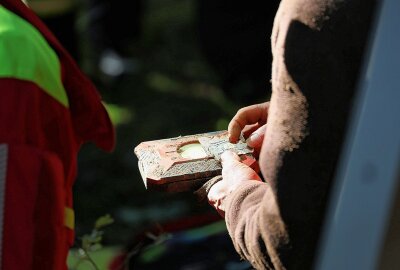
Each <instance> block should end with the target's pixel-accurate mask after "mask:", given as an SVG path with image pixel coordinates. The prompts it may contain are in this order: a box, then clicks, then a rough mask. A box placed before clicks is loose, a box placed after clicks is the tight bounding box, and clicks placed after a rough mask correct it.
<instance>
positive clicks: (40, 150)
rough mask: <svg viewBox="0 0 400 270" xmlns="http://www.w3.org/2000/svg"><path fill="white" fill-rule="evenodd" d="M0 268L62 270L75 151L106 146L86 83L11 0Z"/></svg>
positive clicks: (1, 110) (2, 85) (3, 33)
mask: <svg viewBox="0 0 400 270" xmlns="http://www.w3.org/2000/svg"><path fill="white" fill-rule="evenodd" d="M0 4H1V5H0V229H2V231H3V233H2V237H1V238H0V240H1V249H0V253H1V254H0V255H1V266H2V268H1V269H7V270H12V269H21V270H22V269H23V270H26V269H66V256H67V253H68V249H69V247H70V246H71V244H72V243H73V240H74V234H73V211H72V185H73V183H74V180H75V177H76V163H77V160H76V158H77V153H78V150H79V148H80V146H81V144H82V143H84V142H87V141H93V142H94V143H95V144H96V145H97V146H99V147H100V148H102V149H104V150H108V151H110V150H112V149H113V147H114V129H113V127H112V125H111V122H110V120H109V117H108V115H107V113H106V111H105V109H104V107H103V105H102V103H101V100H100V96H99V94H98V93H97V91H96V89H95V87H94V86H93V85H92V83H91V82H90V81H89V80H88V79H87V78H86V77H85V76H84V75H83V74H82V72H81V71H80V70H79V68H78V67H77V65H76V63H75V62H74V61H73V60H72V58H71V57H70V56H69V54H68V53H67V52H66V51H65V49H64V48H63V47H62V46H61V45H60V44H59V42H58V41H57V39H56V38H55V37H54V36H53V35H52V34H51V32H50V31H49V30H48V29H47V27H46V26H45V25H44V24H43V23H42V22H41V21H40V19H39V18H38V17H37V16H36V15H35V14H34V13H33V12H32V11H31V10H30V9H29V8H27V7H26V6H25V5H24V4H23V3H22V2H21V1H19V0H0Z"/></svg>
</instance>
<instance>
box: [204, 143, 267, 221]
mask: <svg viewBox="0 0 400 270" xmlns="http://www.w3.org/2000/svg"><path fill="white" fill-rule="evenodd" d="M221 162H222V180H221V181H219V182H218V183H216V184H214V185H213V186H212V187H211V188H210V191H209V192H208V195H207V197H208V202H209V203H210V204H211V205H212V206H213V207H214V208H215V209H216V210H217V211H218V213H219V214H220V215H221V216H225V199H226V196H228V195H229V194H230V193H232V192H233V191H234V190H236V189H237V188H238V187H239V186H240V185H241V184H243V183H244V182H246V181H249V180H257V181H261V178H260V177H259V176H258V174H257V173H256V172H255V171H254V170H253V169H251V168H250V167H248V166H247V165H245V164H243V163H241V162H240V157H239V156H238V155H237V154H235V153H234V152H232V151H226V152H224V153H223V154H222V155H221Z"/></svg>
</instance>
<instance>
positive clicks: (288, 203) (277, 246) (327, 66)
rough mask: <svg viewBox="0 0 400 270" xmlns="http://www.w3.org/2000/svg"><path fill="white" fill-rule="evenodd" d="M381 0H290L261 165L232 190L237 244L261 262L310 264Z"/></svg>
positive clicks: (261, 265) (277, 49)
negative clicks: (258, 176)
mask: <svg viewBox="0 0 400 270" xmlns="http://www.w3.org/2000/svg"><path fill="white" fill-rule="evenodd" d="M374 2H375V1H374V0H348V1H339V0H332V1H328V0H326V1H323V0H283V1H282V2H281V5H280V7H279V10H278V13H277V15H276V18H275V22H274V29H273V33H272V38H271V40H272V52H273V57H274V60H273V65H272V89H273V90H272V91H273V92H272V97H271V104H270V109H269V114H268V128H267V131H266V136H265V139H264V143H263V147H262V149H261V153H260V160H259V161H260V167H261V171H262V174H263V176H264V178H265V179H266V180H267V182H268V184H262V183H255V182H253V181H249V182H248V183H246V184H245V185H243V186H241V188H239V189H237V190H236V191H235V192H234V193H232V194H230V195H229V196H228V197H227V207H226V213H225V215H226V222H227V227H228V230H229V233H230V235H231V237H232V240H233V243H234V245H235V248H236V250H237V251H238V252H239V254H241V255H242V256H243V257H244V258H246V259H247V260H249V261H250V262H251V263H252V264H253V266H254V267H256V268H257V269H265V268H269V267H271V268H276V269H282V268H287V269H310V268H311V267H312V263H313V260H314V254H315V252H314V251H315V250H316V247H317V243H318V239H319V232H320V229H321V227H322V221H323V217H324V211H325V206H326V202H327V198H328V194H329V189H330V186H331V181H332V179H333V177H334V173H335V167H336V162H337V160H338V158H339V154H340V149H341V146H342V142H343V139H344V134H345V130H346V125H347V119H348V115H349V112H350V109H351V104H352V98H353V96H354V93H355V89H356V83H357V78H358V73H359V70H360V66H361V62H362V57H363V52H364V48H365V44H366V40H367V36H368V32H369V27H370V22H371V21H372V15H373V10H374V9H373V8H374Z"/></svg>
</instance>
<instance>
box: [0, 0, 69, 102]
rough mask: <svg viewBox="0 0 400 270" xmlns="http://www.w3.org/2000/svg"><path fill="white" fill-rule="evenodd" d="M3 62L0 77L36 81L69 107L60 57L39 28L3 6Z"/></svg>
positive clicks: (0, 49)
mask: <svg viewBox="0 0 400 270" xmlns="http://www.w3.org/2000/svg"><path fill="white" fill-rule="evenodd" d="M0 59H1V63H0V77H3V78H15V79H19V80H25V81H30V82H33V83H35V84H36V85H37V86H39V87H40V88H41V89H42V90H43V91H45V92H46V93H47V94H48V95H50V96H51V97H53V98H54V99H56V100H57V101H58V102H60V103H61V104H62V105H63V106H65V107H68V96H67V93H66V91H65V89H64V86H63V84H62V81H61V65H60V62H59V59H58V56H57V54H56V53H55V51H54V50H53V49H52V48H51V47H50V45H49V44H48V43H47V41H46V40H45V39H44V37H43V36H42V35H41V33H40V32H39V31H38V30H37V29H36V28H35V27H33V26H32V25H30V24H29V23H28V22H27V21H25V20H24V19H22V18H20V17H19V16H17V15H15V14H14V13H12V12H11V11H9V10H7V9H6V8H5V7H3V6H2V5H0Z"/></svg>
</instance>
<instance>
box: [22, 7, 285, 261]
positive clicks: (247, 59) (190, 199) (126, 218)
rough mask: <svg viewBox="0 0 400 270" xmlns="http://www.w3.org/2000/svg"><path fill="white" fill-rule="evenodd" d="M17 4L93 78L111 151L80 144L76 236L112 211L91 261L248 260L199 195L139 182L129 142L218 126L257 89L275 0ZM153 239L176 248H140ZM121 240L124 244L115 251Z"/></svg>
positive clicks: (264, 89)
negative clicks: (111, 136)
mask: <svg viewBox="0 0 400 270" xmlns="http://www.w3.org/2000/svg"><path fill="white" fill-rule="evenodd" d="M29 5H30V6H31V8H32V9H33V10H34V11H35V12H36V13H37V14H38V15H39V16H40V17H41V18H42V19H43V20H44V21H45V23H46V24H47V25H48V26H49V27H50V29H51V30H52V31H53V32H54V33H55V35H56V36H57V37H58V38H59V39H60V41H61V43H62V44H63V45H64V46H65V47H66V48H67V49H68V50H69V51H70V53H71V54H72V55H73V57H74V58H75V59H76V60H77V62H78V63H79V65H80V66H81V68H82V69H83V70H84V72H85V73H86V74H87V75H88V76H89V77H90V78H91V79H92V81H93V82H94V83H95V84H96V86H97V87H98V89H99V91H100V93H101V95H102V97H103V99H104V102H105V103H106V105H107V109H108V111H109V113H110V115H111V118H112V121H113V123H114V125H115V127H116V131H117V145H116V149H115V151H114V152H113V153H111V154H107V153H104V152H101V151H100V150H98V149H96V148H95V147H94V146H93V145H86V146H84V147H83V149H82V151H81V152H80V155H79V172H78V179H77V181H76V184H75V187H74V194H75V211H76V236H77V241H76V248H78V247H79V246H80V241H81V239H82V236H83V235H85V234H90V232H91V231H92V228H93V224H94V223H95V221H96V220H97V219H98V218H99V217H100V216H103V215H105V214H110V215H111V217H112V218H113V219H114V223H113V224H111V225H109V226H108V227H107V228H105V233H104V235H103V239H102V244H103V245H104V248H102V249H101V250H100V251H97V255H96V253H94V254H93V257H94V260H97V261H98V263H99V268H100V269H106V266H107V265H108V264H109V260H110V258H111V259H112V260H114V269H125V268H123V267H125V266H128V265H130V266H131V268H133V267H132V266H133V265H135V269H163V268H160V265H158V266H157V263H160V262H161V263H165V260H166V258H167V257H169V258H170V259H171V260H172V261H176V260H179V261H180V262H181V264H176V265H174V264H171V263H172V262H171V261H170V262H168V263H169V265H171V268H168V269H246V268H248V267H249V266H248V265H247V264H245V263H243V262H241V261H240V260H239V258H238V257H237V255H236V254H235V252H234V251H233V247H232V246H231V242H230V239H229V236H228V235H227V232H226V229H225V227H224V222H223V221H222V222H221V220H220V219H219V217H218V216H217V215H216V213H215V211H214V210H213V209H211V207H210V206H208V204H204V203H203V204H201V203H199V202H198V201H197V199H196V197H195V196H193V195H192V194H189V193H182V194H166V193H157V192H150V191H146V189H145V187H144V184H143V181H142V179H141V177H140V174H139V170H138V167H137V158H136V157H135V155H134V153H133V149H134V147H135V146H136V145H138V144H139V143H140V142H142V141H148V140H155V139H164V138H170V137H176V136H179V135H191V134H197V133H204V132H209V131H216V130H222V129H226V128H227V125H228V122H229V120H230V119H231V117H232V116H233V115H234V114H235V113H236V111H237V110H238V109H239V108H241V107H243V106H246V105H250V104H254V103H257V102H263V101H266V100H268V99H269V96H270V82H269V80H270V76H271V75H270V73H271V70H270V66H271V61H272V60H271V53H270V51H271V48H270V33H271V28H272V22H273V18H274V14H275V12H276V9H277V6H278V1H254V2H243V1H240V2H239V1H227V0H201V1H200V0H197V1H196V0H162V1H161V0H158V1H157V0H147V1H138V0H131V1H122V0H112V1H111V0H81V1H73V0H57V1H52V0H31V1H29ZM199 229H200V230H199ZM149 232H152V233H151V234H149ZM185 233H186V234H185ZM165 235H168V237H167V238H165V237H164V236H165ZM163 237H164V238H163ZM193 237H194V238H193ZM160 239H161V240H160ZM166 239H167V240H166ZM188 239H189V240H188ZM196 239H197V240H196ZM199 239H200V240H199ZM204 240H207V241H204ZM157 241H158V242H157ZM168 241H169V242H168ZM174 241H175V242H174ZM196 241H197V242H196ZM201 241H203V244H200V245H199V243H201ZM154 242H157V243H158V244H159V245H158V246H160V245H163V244H165V243H167V244H168V245H169V247H171V246H173V247H175V253H177V252H178V251H179V252H180V253H179V254H178V257H177V256H176V254H174V252H172V251H168V249H166V248H165V246H164V249H161V251H160V249H157V250H151V249H149V248H148V246H149V245H153V246H154ZM172 242H173V243H172ZM160 243H161V244H160ZM210 245H214V249H211V250H210ZM145 246H146V247H147V249H145V248H144V247H145ZM149 250H150V251H149ZM166 250H167V251H166ZM217 251H218V252H217ZM121 252H122V253H123V254H125V255H128V256H125V257H121V258H120V259H119V261H118V258H116V257H115V256H117V254H119V253H121ZM146 252H147V253H146ZM194 253H196V254H198V257H197V258H196V259H193V258H192V257H191V256H192V255H193V254H194ZM99 254H100V255H99ZM149 254H150V255H149ZM160 254H161V255H160ZM190 254H192V255H190ZM200 255H201V256H200ZM174 256H175V257H174ZM179 256H180V257H179ZM72 257H73V256H72ZM139 257H140V258H139ZM134 258H136V259H134ZM138 258H139V259H138ZM177 258H179V259H177ZM185 258H190V259H189V261H188V262H185ZM71 260H72V262H70V263H71V264H74V261H73V260H74V259H73V258H72V259H71ZM134 260H135V261H134ZM133 261H134V262H133ZM197 261H198V262H197ZM227 261H229V262H232V263H230V264H229V263H227ZM146 262H147V264H146ZM199 262H200V263H199ZM118 263H120V265H118ZM121 263H122V264H123V266H121ZM115 265H118V266H115ZM79 269H85V268H84V266H82V267H81V268H79ZM89 269H90V268H89ZM164 269H165V268H164Z"/></svg>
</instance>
